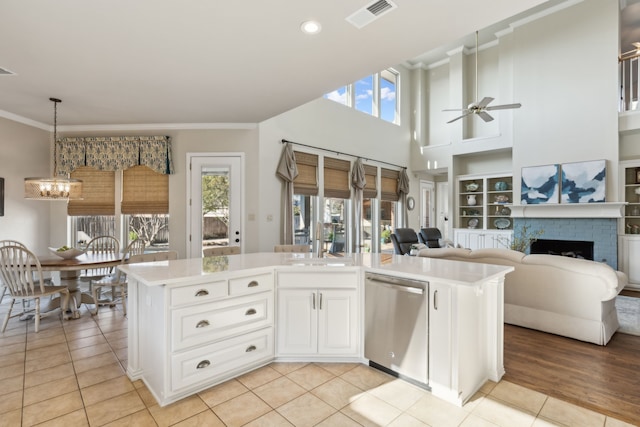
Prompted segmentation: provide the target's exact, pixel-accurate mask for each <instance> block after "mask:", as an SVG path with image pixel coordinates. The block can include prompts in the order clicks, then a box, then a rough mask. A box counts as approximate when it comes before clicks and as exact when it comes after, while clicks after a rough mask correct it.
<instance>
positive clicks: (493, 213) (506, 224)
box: [453, 174, 513, 249]
mask: <svg viewBox="0 0 640 427" xmlns="http://www.w3.org/2000/svg"><path fill="white" fill-rule="evenodd" d="M456 194H457V197H456V199H455V200H456V203H457V206H456V221H455V224H456V228H455V229H454V232H453V238H454V239H453V240H454V243H456V244H457V245H460V246H463V247H465V248H469V249H482V248H508V247H509V245H510V242H511V238H512V237H511V236H512V235H513V220H512V219H511V206H513V178H512V176H511V175H509V174H495V175H461V176H459V177H457V179H456Z"/></svg>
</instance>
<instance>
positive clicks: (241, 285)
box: [229, 273, 273, 296]
mask: <svg viewBox="0 0 640 427" xmlns="http://www.w3.org/2000/svg"><path fill="white" fill-rule="evenodd" d="M272 289H273V274H272V273H265V274H256V275H253V276H247V277H238V278H235V279H229V294H230V295H231V296H234V295H245V294H255V293H256V292H264V291H270V290H272Z"/></svg>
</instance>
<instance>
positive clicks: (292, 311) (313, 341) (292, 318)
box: [277, 289, 318, 354]
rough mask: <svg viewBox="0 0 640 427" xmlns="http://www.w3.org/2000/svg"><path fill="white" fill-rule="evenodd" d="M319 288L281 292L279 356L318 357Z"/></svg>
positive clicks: (279, 299)
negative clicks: (317, 290) (303, 355)
mask: <svg viewBox="0 0 640 427" xmlns="http://www.w3.org/2000/svg"><path fill="white" fill-rule="evenodd" d="M316 298H317V296H316V291H315V289H281V290H279V291H278V309H277V310H278V321H277V335H278V353H279V354H315V353H317V351H318V337H317V333H318V315H317V311H316V309H315V308H314V306H317V303H318V301H317V300H316Z"/></svg>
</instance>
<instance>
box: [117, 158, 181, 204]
mask: <svg viewBox="0 0 640 427" xmlns="http://www.w3.org/2000/svg"><path fill="white" fill-rule="evenodd" d="M120 209H121V211H122V213H123V214H130V215H135V214H168V213H169V175H165V174H161V173H158V172H156V171H154V170H152V169H150V168H148V167H147V166H134V167H131V168H129V169H125V170H124V171H123V172H122V204H121V206H120Z"/></svg>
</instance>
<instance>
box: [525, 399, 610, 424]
mask: <svg viewBox="0 0 640 427" xmlns="http://www.w3.org/2000/svg"><path fill="white" fill-rule="evenodd" d="M538 416H539V417H540V418H543V419H545V420H550V421H554V422H558V423H562V424H566V425H576V426H581V427H591V426H594V427H595V426H598V427H600V426H603V425H604V422H605V416H604V415H602V414H598V413H596V412H593V411H590V410H588V409H585V408H580V407H579V406H576V405H572V404H571V403H567V402H563V401H562V400H558V399H555V398H553V397H549V398H548V399H547V401H546V402H545V404H544V406H543V407H542V409H541V410H540V414H539V415H538Z"/></svg>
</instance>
